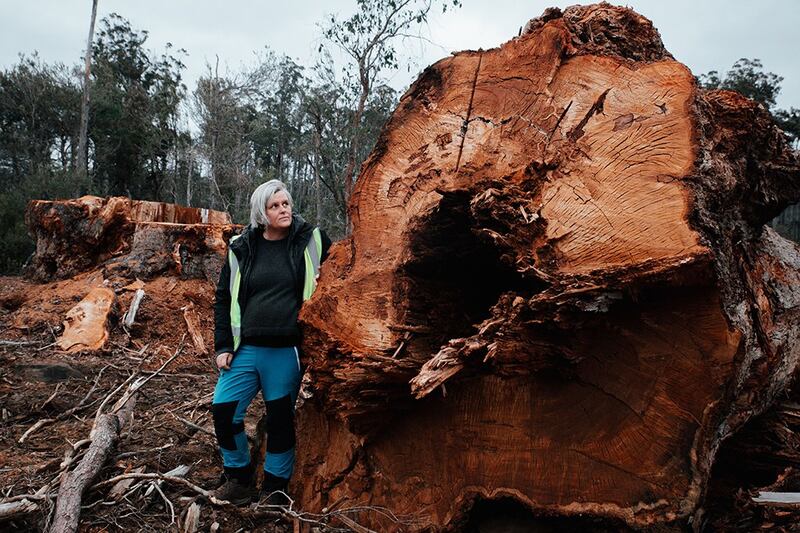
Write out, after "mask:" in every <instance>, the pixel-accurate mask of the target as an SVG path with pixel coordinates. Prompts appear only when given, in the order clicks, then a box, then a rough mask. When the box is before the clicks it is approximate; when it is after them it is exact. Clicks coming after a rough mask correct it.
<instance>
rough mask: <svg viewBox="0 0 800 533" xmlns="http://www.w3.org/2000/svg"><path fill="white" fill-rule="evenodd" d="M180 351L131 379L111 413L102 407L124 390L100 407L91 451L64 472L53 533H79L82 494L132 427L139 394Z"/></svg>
mask: <svg viewBox="0 0 800 533" xmlns="http://www.w3.org/2000/svg"><path fill="white" fill-rule="evenodd" d="M181 348H182V343H181V346H179V347H178V349H177V350H176V351H175V354H174V355H173V356H172V357H170V358H169V359H167V360H166V361H165V362H164V363H163V364H162V365H161V366H160V367H159V368H158V370H156V371H155V372H154V373H152V374H150V375H149V376H147V377H145V378H140V379H137V380H134V378H135V377H136V376H137V373H134V374H133V375H132V376H131V377H130V378H128V380H126V382H125V384H127V383H131V384H130V385H129V386H128V388H127V389H126V390H125V392H124V393H123V394H122V396H121V397H120V398H119V399H118V400H117V401H116V403H115V404H114V406H113V407H112V408H111V409H110V411H109V412H108V413H103V412H102V410H103V407H104V406H105V404H106V403H108V401H109V400H110V398H111V397H113V396H114V395H115V394H116V393H117V392H118V391H119V390H121V387H118V388H117V389H114V390H113V391H112V392H111V393H110V394H109V395H108V396H107V397H106V399H105V400H104V401H103V403H101V404H100V407H99V408H98V410H97V415H96V416H95V420H94V424H93V425H92V430H91V432H90V433H89V439H88V440H89V449H88V450H87V451H86V454H85V455H84V457H83V459H81V461H80V462H79V463H78V466H76V467H75V469H74V470H72V471H71V472H68V471H67V470H65V471H64V473H63V475H62V478H61V483H60V485H59V489H58V497H57V499H56V507H55V511H54V514H53V521H52V523H51V524H50V527H49V528H48V531H49V532H50V533H71V532H74V531H77V530H78V524H79V521H80V515H81V501H82V498H83V493H84V492H86V490H87V489H88V488H89V487H90V484H91V482H92V480H93V479H94V478H95V477H96V476H97V474H98V473H99V472H100V469H101V468H102V466H103V465H104V464H105V463H106V461H107V460H108V458H109V457H110V456H111V453H112V452H113V450H114V447H115V446H116V443H117V441H118V440H119V438H120V434H121V433H122V429H123V428H124V427H125V426H126V425H129V424H130V422H131V420H132V418H133V410H134V406H135V405H136V394H137V392H138V391H139V389H141V388H142V387H144V386H145V385H146V384H147V382H148V381H150V380H151V379H153V378H154V377H155V376H157V375H158V374H160V373H161V371H163V370H164V369H165V368H166V367H167V365H169V364H170V363H171V362H172V361H174V360H175V359H176V358H177V357H178V355H180V351H181Z"/></svg>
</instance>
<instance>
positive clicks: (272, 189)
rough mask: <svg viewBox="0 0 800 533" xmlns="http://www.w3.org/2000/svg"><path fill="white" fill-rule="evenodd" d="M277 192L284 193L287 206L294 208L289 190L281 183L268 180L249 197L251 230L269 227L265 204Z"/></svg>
mask: <svg viewBox="0 0 800 533" xmlns="http://www.w3.org/2000/svg"><path fill="white" fill-rule="evenodd" d="M279 192H285V193H286V197H287V198H288V199H289V205H290V206H292V207H294V201H293V200H292V195H291V194H290V193H289V189H287V188H286V185H284V184H283V182H282V181H280V180H269V181H267V182H265V183H262V184H261V185H259V186H258V187H256V190H254V191H253V194H252V195H251V196H250V227H251V228H257V227H259V226H263V227H266V226H268V225H269V221H268V219H267V209H266V206H267V202H269V201H270V200H271V199H272V197H273V196H275V195H276V194H277V193H279Z"/></svg>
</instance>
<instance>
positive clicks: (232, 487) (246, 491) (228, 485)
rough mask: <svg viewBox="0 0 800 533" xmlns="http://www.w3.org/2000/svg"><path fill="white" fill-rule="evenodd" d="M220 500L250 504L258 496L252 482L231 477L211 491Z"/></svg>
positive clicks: (234, 503)
mask: <svg viewBox="0 0 800 533" xmlns="http://www.w3.org/2000/svg"><path fill="white" fill-rule="evenodd" d="M211 495H212V496H214V497H215V498H217V499H218V500H225V501H228V502H231V503H232V504H233V505H249V504H250V503H252V502H253V500H255V498H256V491H255V489H253V488H252V487H251V486H250V484H249V483H248V484H244V483H242V482H240V481H239V480H238V479H234V478H229V479H228V480H227V481H226V482H225V483H223V484H222V486H221V487H219V488H218V489H216V490H214V491H212V492H211Z"/></svg>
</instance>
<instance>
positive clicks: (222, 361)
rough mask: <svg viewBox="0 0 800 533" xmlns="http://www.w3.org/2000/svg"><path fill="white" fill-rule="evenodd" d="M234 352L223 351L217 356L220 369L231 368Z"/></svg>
mask: <svg viewBox="0 0 800 533" xmlns="http://www.w3.org/2000/svg"><path fill="white" fill-rule="evenodd" d="M232 360H233V354H232V353H230V352H223V353H221V354H219V355H218V356H217V368H218V369H219V370H230V369H231V361H232Z"/></svg>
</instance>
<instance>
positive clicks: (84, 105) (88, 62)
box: [76, 0, 97, 176]
mask: <svg viewBox="0 0 800 533" xmlns="http://www.w3.org/2000/svg"><path fill="white" fill-rule="evenodd" d="M96 18H97V0H92V18H91V21H90V22H89V38H88V39H87V40H86V58H85V60H84V67H83V97H82V98H81V129H80V133H79V134H78V159H77V164H76V169H77V171H78V174H79V175H80V176H86V175H87V173H88V162H87V159H88V155H89V154H88V147H87V137H88V133H89V92H90V89H91V84H92V78H91V68H92V40H93V38H94V21H95V19H96Z"/></svg>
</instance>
